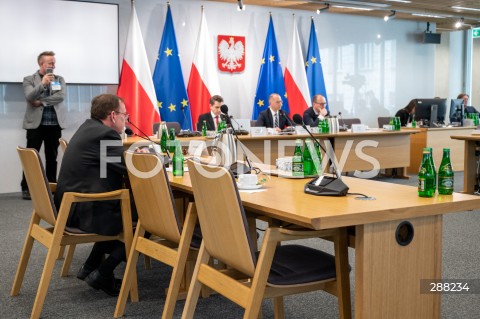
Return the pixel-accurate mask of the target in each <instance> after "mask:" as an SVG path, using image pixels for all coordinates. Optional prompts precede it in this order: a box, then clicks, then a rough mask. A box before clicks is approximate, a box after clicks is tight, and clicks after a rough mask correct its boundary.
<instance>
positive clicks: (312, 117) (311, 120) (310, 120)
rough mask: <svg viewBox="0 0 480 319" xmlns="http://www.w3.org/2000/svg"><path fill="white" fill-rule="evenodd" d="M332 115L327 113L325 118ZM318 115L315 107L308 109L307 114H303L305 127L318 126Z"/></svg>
mask: <svg viewBox="0 0 480 319" xmlns="http://www.w3.org/2000/svg"><path fill="white" fill-rule="evenodd" d="M329 115H330V112H329V111H327V114H326V115H325V116H329ZM318 122H319V120H318V115H317V114H315V110H314V109H313V107H311V106H310V107H309V108H308V109H306V110H305V112H303V123H305V125H310V126H318Z"/></svg>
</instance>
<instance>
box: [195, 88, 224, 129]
mask: <svg viewBox="0 0 480 319" xmlns="http://www.w3.org/2000/svg"><path fill="white" fill-rule="evenodd" d="M222 105H223V97H221V96H220V95H214V96H212V97H211V98H210V112H208V113H204V114H201V115H200V116H199V117H198V122H197V131H201V130H202V128H203V123H204V121H205V123H206V124H207V130H208V131H216V130H217V128H218V124H219V123H220V122H221V121H226V120H227V117H226V116H225V114H222V112H221V111H220V107H221V106H222Z"/></svg>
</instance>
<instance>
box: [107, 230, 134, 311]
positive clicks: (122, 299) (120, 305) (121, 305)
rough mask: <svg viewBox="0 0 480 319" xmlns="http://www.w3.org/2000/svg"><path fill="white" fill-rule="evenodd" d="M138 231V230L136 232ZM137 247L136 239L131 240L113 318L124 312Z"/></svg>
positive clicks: (132, 275)
mask: <svg viewBox="0 0 480 319" xmlns="http://www.w3.org/2000/svg"><path fill="white" fill-rule="evenodd" d="M137 231H138V230H137ZM136 245H137V237H135V239H134V240H133V244H132V248H131V250H130V255H129V256H128V261H127V266H126V268H125V275H124V276H123V281H122V287H121V288H120V294H119V295H118V299H117V306H116V307H115V312H114V314H113V317H115V318H120V317H122V316H123V313H124V312H125V306H126V304H127V298H128V293H129V291H130V287H131V285H132V278H133V277H134V273H136V271H137V269H136V267H137V262H138V255H139V253H138V251H137V250H136V249H135V247H136Z"/></svg>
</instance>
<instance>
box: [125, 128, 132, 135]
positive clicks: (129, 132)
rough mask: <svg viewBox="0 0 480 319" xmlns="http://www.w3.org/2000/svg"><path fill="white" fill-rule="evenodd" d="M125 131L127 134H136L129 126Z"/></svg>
mask: <svg viewBox="0 0 480 319" xmlns="http://www.w3.org/2000/svg"><path fill="white" fill-rule="evenodd" d="M124 132H125V134H127V135H133V134H134V133H133V131H132V129H131V128H129V127H126V128H125V131H124Z"/></svg>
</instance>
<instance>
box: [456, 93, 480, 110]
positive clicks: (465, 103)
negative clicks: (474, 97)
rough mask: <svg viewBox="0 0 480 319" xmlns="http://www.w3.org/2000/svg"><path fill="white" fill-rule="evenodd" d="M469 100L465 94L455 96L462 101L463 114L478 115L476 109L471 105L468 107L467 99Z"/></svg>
mask: <svg viewBox="0 0 480 319" xmlns="http://www.w3.org/2000/svg"><path fill="white" fill-rule="evenodd" d="M469 98H470V96H468V94H467V93H460V94H459V95H458V96H457V99H463V106H464V108H465V113H467V114H475V113H478V111H477V109H476V108H475V107H473V106H471V105H468V99H469Z"/></svg>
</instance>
